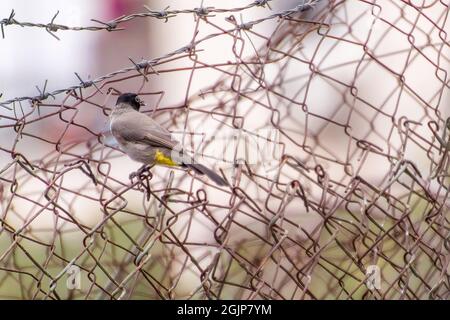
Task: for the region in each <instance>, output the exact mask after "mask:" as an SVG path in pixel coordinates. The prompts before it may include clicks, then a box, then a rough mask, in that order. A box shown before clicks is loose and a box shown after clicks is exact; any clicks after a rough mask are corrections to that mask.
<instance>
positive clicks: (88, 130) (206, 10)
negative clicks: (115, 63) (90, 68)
mask: <svg viewBox="0 0 450 320" xmlns="http://www.w3.org/2000/svg"><path fill="white" fill-rule="evenodd" d="M253 7H260V8H259V10H263V11H264V12H265V14H266V17H265V18H262V19H258V20H254V21H248V20H246V10H248V9H250V8H253ZM448 12H449V10H448V4H446V3H445V1H308V2H307V3H300V4H299V5H298V6H296V7H293V8H292V9H290V10H287V11H282V12H278V13H277V12H274V11H271V8H269V7H268V1H255V2H253V3H251V4H250V5H248V6H243V7H240V8H233V9H226V10H225V9H216V8H214V7H199V8H194V9H192V10H173V11H169V10H168V9H166V10H163V11H147V12H144V13H142V14H135V15H130V16H127V17H120V18H119V19H117V20H114V21H110V22H99V25H100V27H98V26H97V27H81V28H78V29H76V28H75V29H74V28H70V27H65V26H63V25H55V23H54V19H53V20H52V22H51V23H50V24H34V25H26V24H24V23H21V22H19V21H17V20H15V19H14V13H12V14H11V15H10V16H9V18H8V17H7V18H5V19H4V20H2V21H1V25H2V32H3V33H4V34H6V36H7V32H6V31H7V30H6V29H7V27H9V25H12V24H19V25H25V26H35V27H40V28H43V29H45V30H47V31H48V32H50V33H52V35H54V33H55V32H56V31H58V30H59V32H63V31H64V30H92V31H98V32H107V31H111V30H115V29H116V28H118V27H120V26H122V24H121V23H122V22H123V21H128V20H129V19H134V18H146V19H147V18H159V19H166V18H167V19H169V20H170V17H172V16H173V15H179V14H192V15H193V20H192V21H193V24H194V26H195V31H194V33H193V38H192V42H191V43H189V44H187V45H186V46H184V47H182V48H180V49H178V50H175V51H173V52H169V53H167V54H166V55H164V56H162V57H159V58H155V59H150V60H143V61H140V62H137V61H131V62H132V63H131V66H130V67H126V68H118V71H114V72H111V73H110V74H108V75H105V76H103V77H100V78H97V79H94V80H90V81H84V80H82V79H81V77H79V76H78V75H77V77H79V80H80V84H79V85H76V86H73V87H71V88H61V89H60V90H56V91H54V92H46V90H45V88H42V89H40V90H41V91H40V95H38V96H36V97H19V98H15V99H12V100H8V101H3V102H2V103H1V119H0V128H1V132H2V136H5V137H7V136H8V135H9V136H10V137H12V139H3V138H2V142H1V145H0V152H1V153H2V159H6V160H5V162H4V163H2V168H1V170H0V174H1V177H0V183H1V184H0V188H1V189H0V195H1V202H0V205H1V216H0V221H1V229H0V288H2V289H1V291H0V292H1V297H3V298H21V299H83V298H86V299H95V298H99V299H119V298H120V299H130V298H134V299H143V298H145V299H149V298H150V299H170V298H187V299H227V298H237V299H361V298H363V299H448V298H449V286H450V283H449V274H450V267H449V262H450V230H449V227H450V225H449V217H450V215H449V204H450V201H449V189H448V188H449V179H448V176H449V175H448V168H449V161H448V156H449V149H450V138H449V137H450V122H448V121H447V117H448V116H449V115H450V112H449V106H448V105H449V101H448V93H449V87H448V79H447V69H448V65H449V64H448V63H449V58H450V57H449V50H448V49H449V44H448V35H447V31H448V30H449V23H448ZM236 14H238V15H236ZM239 14H241V15H242V18H241V17H239ZM224 19H226V21H227V23H228V25H229V28H227V29H224V28H223V27H222V26H220V25H218V24H217V23H216V21H218V20H221V21H223V20H224ZM269 22H270V23H272V24H273V28H272V29H270V32H268V31H267V30H268V29H265V28H263V26H264V24H267V23H269ZM206 27H208V28H209V29H208V30H211V32H208V34H206V35H199V31H200V30H202V29H203V28H206ZM4 29H5V30H4ZM120 32H127V29H126V27H124V30H122V31H120ZM211 41H220V42H221V43H225V44H226V46H227V48H228V51H229V52H228V54H229V57H228V59H226V60H223V61H214V59H211V53H210V52H208V50H205V49H204V46H205V44H207V43H208V42H211ZM244 48H245V49H246V50H248V48H250V50H251V51H252V52H253V53H252V54H250V55H248V54H245V55H244V52H245V50H244ZM203 70H209V71H214V72H215V73H216V74H217V78H218V80H217V81H216V82H214V83H213V84H212V85H210V86H208V87H205V88H203V89H202V90H200V91H199V92H191V91H190V85H191V83H192V82H194V81H195V79H196V77H198V75H199V74H201V72H202V71H203ZM171 74H175V75H177V76H178V75H180V77H183V79H185V86H184V87H183V88H187V89H183V90H185V91H186V92H185V100H184V101H181V102H180V103H179V104H176V105H169V104H167V103H165V101H166V97H167V95H170V92H167V91H158V89H157V86H156V85H155V83H156V82H157V81H159V79H160V78H162V77H165V76H166V75H171ZM125 88H126V89H127V90H128V91H130V88H131V90H132V91H135V92H138V93H139V94H140V95H141V96H142V97H143V98H144V99H145V100H147V103H148V104H149V105H150V107H151V108H150V109H151V110H149V111H148V112H151V115H152V116H154V118H155V119H157V120H158V121H159V122H160V123H161V124H163V125H164V126H166V127H167V128H169V129H176V128H184V129H185V130H188V131H189V130H190V131H194V132H195V130H196V128H195V125H193V123H196V124H198V123H207V124H208V129H207V131H206V132H207V135H209V136H215V135H219V134H220V132H221V131H222V130H226V129H230V128H232V129H241V130H245V131H247V132H249V133H250V134H251V133H252V132H254V131H256V129H258V128H262V127H264V128H270V129H273V130H276V131H277V132H279V140H278V141H277V142H276V143H278V144H279V146H281V150H282V155H281V157H279V158H277V166H276V167H275V169H273V168H272V169H271V170H269V171H270V172H267V167H265V166H264V165H261V164H256V165H255V164H250V163H247V162H246V161H245V159H238V156H237V155H235V156H234V158H233V160H234V161H235V163H234V164H233V163H232V165H231V166H228V167H223V168H222V172H223V174H224V176H225V177H226V178H227V180H228V181H229V182H230V183H231V185H232V187H231V188H223V187H220V188H219V187H217V186H214V185H211V184H210V183H209V182H208V181H207V180H204V179H202V180H199V179H198V177H195V176H193V175H192V174H187V173H186V172H184V171H182V170H177V169H167V168H162V167H161V168H153V169H152V170H151V172H148V173H147V174H146V178H145V179H144V181H141V182H138V181H132V182H130V180H129V179H128V174H129V172H124V170H122V169H121V165H120V162H119V160H121V159H123V158H126V156H125V155H124V154H123V153H121V152H120V150H118V148H117V147H116V146H115V145H114V144H113V143H112V142H111V139H109V138H108V133H107V132H103V131H102V130H98V128H92V127H91V122H90V121H89V119H92V118H96V119H102V120H104V122H107V119H108V118H107V117H108V114H109V112H110V110H111V107H112V106H113V104H114V101H115V97H116V96H117V94H118V93H120V92H124V91H126V90H125ZM171 90H179V88H175V87H174V88H172V89H171ZM49 127H54V128H53V135H52V136H50V135H49V133H48V130H44V128H49ZM71 130H75V131H77V132H80V133H83V135H82V136H83V137H85V139H80V140H77V141H67V139H65V136H66V134H67V132H69V131H71ZM54 131H56V132H57V134H56V135H55V134H54ZM55 137H56V138H55ZM25 141H28V142H30V141H31V142H32V143H33V144H35V146H36V148H34V149H32V150H29V149H27V148H23V147H22V145H23V144H24V142H25ZM224 153H225V152H224ZM238 160H239V161H238ZM232 162H233V161H232ZM211 163H212V164H214V161H213V162H211ZM219 167H220V166H219V165H216V169H219ZM85 211H89V215H90V217H91V218H89V219H88V218H86V217H85V216H84V215H82V212H85ZM74 265H76V266H78V267H79V268H80V269H81V273H80V274H81V277H82V278H81V286H80V288H79V289H75V290H71V289H68V288H67V287H66V279H67V272H68V270H69V269H70V267H71V266H74ZM370 266H377V267H378V268H379V269H380V272H381V285H380V286H379V287H377V288H369V286H367V281H366V280H367V279H368V278H369V277H371V275H372V274H371V273H368V270H369V269H370ZM14 288H15V289H14Z"/></svg>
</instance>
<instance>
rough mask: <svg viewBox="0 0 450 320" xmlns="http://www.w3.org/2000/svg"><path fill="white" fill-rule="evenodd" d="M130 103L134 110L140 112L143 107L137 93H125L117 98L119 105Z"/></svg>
mask: <svg viewBox="0 0 450 320" xmlns="http://www.w3.org/2000/svg"><path fill="white" fill-rule="evenodd" d="M119 103H128V104H129V105H131V106H132V107H133V109H134V110H136V111H139V108H140V107H141V100H140V99H139V96H138V95H137V94H135V93H123V94H121V95H120V96H119V98H117V104H119Z"/></svg>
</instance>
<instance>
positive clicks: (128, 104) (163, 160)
mask: <svg viewBox="0 0 450 320" xmlns="http://www.w3.org/2000/svg"><path fill="white" fill-rule="evenodd" d="M142 105H145V104H144V103H143V102H142V100H141V99H140V98H139V96H138V95H137V94H134V93H124V94H121V95H120V96H119V98H118V99H117V103H116V106H115V107H114V109H113V111H112V113H111V115H110V129H111V133H112V135H113V136H114V138H115V139H116V140H117V142H118V144H119V146H120V148H121V149H122V151H123V152H125V153H126V154H127V155H128V156H129V157H130V158H131V159H133V160H134V161H137V162H140V163H142V164H143V166H142V167H141V169H140V170H138V172H139V171H141V170H143V169H144V168H145V167H146V166H148V165H150V166H154V165H155V164H159V165H164V166H169V167H171V166H175V167H184V168H188V169H192V170H194V171H195V172H197V173H199V174H202V175H203V174H206V175H207V176H208V177H209V178H210V179H211V180H212V181H214V182H215V183H217V184H218V185H220V186H225V185H228V184H227V182H226V181H225V180H224V179H223V178H222V177H221V176H219V175H218V174H217V173H215V172H214V171H212V170H211V169H208V168H207V167H205V166H203V165H201V164H199V163H194V160H193V158H191V157H189V156H188V155H187V154H185V153H184V152H183V148H182V147H181V146H180V144H179V142H178V141H176V140H174V139H172V136H171V134H170V132H169V131H168V130H167V129H165V128H163V127H162V126H160V125H159V124H158V123H157V122H156V121H155V120H153V119H152V118H150V117H148V116H147V115H145V114H143V113H141V112H139V109H140V107H141V106H142Z"/></svg>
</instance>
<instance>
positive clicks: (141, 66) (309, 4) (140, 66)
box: [0, 0, 322, 107]
mask: <svg viewBox="0 0 450 320" xmlns="http://www.w3.org/2000/svg"><path fill="white" fill-rule="evenodd" d="M319 1H322V0H309V1H306V2H304V3H302V4H300V5H297V6H296V7H295V8H292V9H288V10H284V11H282V12H278V13H275V14H272V15H269V16H267V17H264V18H261V19H258V20H254V21H249V22H246V23H245V24H239V25H238V24H235V27H234V28H231V29H228V30H226V31H225V32H226V33H232V32H234V31H236V30H240V29H245V30H249V29H250V28H252V27H253V26H254V25H257V24H259V23H262V22H265V21H269V20H272V19H276V18H287V17H289V16H291V15H293V14H296V13H299V12H303V11H306V10H309V9H312V8H314V6H315V5H316V3H318V2H319ZM266 3H267V1H259V0H258V1H255V2H254V3H252V4H250V5H248V6H245V7H241V8H234V9H229V11H227V9H214V8H212V7H208V8H209V9H208V11H207V12H208V13H211V12H216V13H219V12H221V13H222V12H236V11H242V10H245V9H249V8H252V7H254V6H263V5H265V4H266ZM198 10H200V9H198V8H196V9H194V10H193V12H197V11H198ZM204 10H206V9H204ZM205 12H206V11H205ZM180 13H192V11H189V10H175V11H171V13H170V15H176V14H180ZM141 15H142V16H141V17H152V15H147V14H141ZM13 16H14V15H13ZM56 16H57V15H55V17H56ZM138 16H139V15H138V14H135V15H129V16H126V17H123V18H121V19H120V20H115V21H116V22H117V23H120V22H118V21H122V22H123V21H129V20H132V19H134V18H136V17H138ZM200 16H201V17H206V16H207V14H202V15H200ZM55 17H54V18H55ZM54 18H53V19H54ZM39 25H40V24H39ZM64 30H66V29H64ZM71 30H75V29H71ZM80 30H92V31H100V30H105V28H98V29H87V28H84V29H80ZM221 34H222V32H220V33H216V34H210V35H207V36H205V37H204V38H202V39H199V40H197V41H195V42H191V43H189V44H187V45H185V46H183V47H181V48H179V49H177V50H175V51H172V52H169V53H167V54H165V55H163V56H161V57H158V58H155V59H152V60H142V61H140V62H139V63H136V62H134V61H133V60H132V59H131V58H129V59H130V61H131V62H132V64H133V66H131V67H127V68H123V69H120V70H116V71H114V72H111V73H108V74H106V75H103V76H101V77H98V78H96V79H93V80H89V81H85V80H83V79H82V78H81V77H80V76H79V75H78V74H77V73H75V76H76V77H77V78H78V80H80V84H78V85H74V86H71V87H67V88H63V89H57V90H54V91H52V92H46V91H45V87H46V84H45V85H44V90H42V91H40V89H39V88H38V87H37V88H38V91H39V93H40V94H39V95H36V96H33V97H18V98H14V99H10V100H7V101H3V102H1V103H0V105H1V106H3V107H5V106H6V105H8V104H12V103H14V102H19V101H25V100H29V101H32V102H39V101H42V100H46V99H48V98H49V97H54V96H57V95H59V94H61V93H64V92H67V91H74V90H77V89H82V88H89V87H91V86H95V85H96V84H97V83H100V82H102V81H104V80H107V79H110V78H112V77H114V76H116V75H119V74H123V73H127V72H130V71H134V70H137V71H138V72H141V70H147V69H149V68H150V69H151V68H152V67H154V66H156V65H157V64H158V63H159V62H160V61H162V60H164V59H167V58H170V57H173V56H175V55H178V54H182V53H186V52H190V51H192V50H194V49H195V47H196V46H197V45H198V44H200V43H202V42H204V41H206V40H209V39H211V38H214V37H217V36H220V35H221ZM149 73H151V72H149ZM46 83H47V82H46Z"/></svg>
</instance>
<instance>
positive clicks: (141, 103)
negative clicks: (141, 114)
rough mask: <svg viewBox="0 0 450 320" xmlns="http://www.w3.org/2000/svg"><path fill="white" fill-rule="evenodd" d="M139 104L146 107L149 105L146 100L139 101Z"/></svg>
mask: <svg viewBox="0 0 450 320" xmlns="http://www.w3.org/2000/svg"><path fill="white" fill-rule="evenodd" d="M139 105H140V106H141V107H146V106H147V104H146V103H145V102H144V101H142V100H141V101H139Z"/></svg>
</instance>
